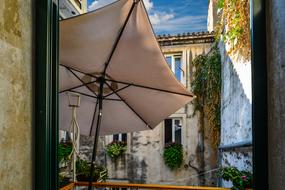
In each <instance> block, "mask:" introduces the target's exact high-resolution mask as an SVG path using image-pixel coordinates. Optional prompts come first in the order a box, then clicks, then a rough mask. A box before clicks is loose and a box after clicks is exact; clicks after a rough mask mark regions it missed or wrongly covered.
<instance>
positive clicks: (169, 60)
mask: <svg viewBox="0 0 285 190" xmlns="http://www.w3.org/2000/svg"><path fill="white" fill-rule="evenodd" d="M166 61H167V64H168V66H169V67H170V69H171V64H172V57H171V56H167V57H166Z"/></svg>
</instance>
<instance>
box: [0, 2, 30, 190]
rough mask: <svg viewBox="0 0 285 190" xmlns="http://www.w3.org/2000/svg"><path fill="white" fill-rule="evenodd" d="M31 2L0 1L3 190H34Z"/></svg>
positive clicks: (0, 165)
mask: <svg viewBox="0 0 285 190" xmlns="http://www.w3.org/2000/svg"><path fill="white" fill-rule="evenodd" d="M31 4H32V1H31V0H27V1H20V0H13V1H11V0H1V1H0V105H1V109H0V150H1V151H0V189H5V190H15V189H19V190H21V189H23V190H27V189H32V111H31V109H32V88H31V84H32V81H31V78H32V46H31V44H32V14H31V13H32V8H31Z"/></svg>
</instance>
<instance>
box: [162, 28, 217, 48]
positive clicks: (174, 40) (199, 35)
mask: <svg viewBox="0 0 285 190" xmlns="http://www.w3.org/2000/svg"><path fill="white" fill-rule="evenodd" d="M157 40H158V42H159V44H160V45H161V46H172V45H185V44H199V43H212V42H214V40H215V33H214V32H208V31H206V32H204V31H203V32H193V33H189V32H188V33H182V34H175V35H170V34H168V35H166V34H163V35H157Z"/></svg>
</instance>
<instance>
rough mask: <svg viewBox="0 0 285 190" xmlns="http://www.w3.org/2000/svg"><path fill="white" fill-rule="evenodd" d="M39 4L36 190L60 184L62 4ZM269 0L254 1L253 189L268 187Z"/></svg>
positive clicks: (47, 0) (46, 0)
mask: <svg viewBox="0 0 285 190" xmlns="http://www.w3.org/2000/svg"><path fill="white" fill-rule="evenodd" d="M34 3H35V14H34V16H35V30H34V32H35V59H34V60H35V64H34V65H35V67H34V81H35V83H34V130H35V132H34V135H35V138H34V144H35V147H34V150H35V152H34V154H35V156H34V159H35V160H34V161H35V165H34V168H35V169H34V182H35V189H36V190H55V189H58V181H57V180H58V174H57V173H58V171H57V166H58V162H57V141H58V139H57V137H58V17H59V16H58V8H57V6H56V5H55V4H53V1H52V0H36V1H34ZM265 5H266V2H265V0H251V26H252V31H251V35H252V86H253V89H252V90H253V97H252V110H253V114H252V119H253V125H252V128H253V171H254V181H255V182H256V183H255V184H254V189H268V161H267V149H268V146H267V68H266V11H265V8H266V7H265Z"/></svg>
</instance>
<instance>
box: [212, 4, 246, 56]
mask: <svg viewBox="0 0 285 190" xmlns="http://www.w3.org/2000/svg"><path fill="white" fill-rule="evenodd" d="M217 6H218V14H219V22H218V24H217V27H216V32H217V35H216V37H217V39H220V36H222V40H223V41H224V42H225V43H227V44H229V47H230V48H229V49H228V51H229V53H234V52H235V53H239V54H240V55H242V56H243V57H244V58H246V59H249V58H250V55H251V45H250V2H249V0H218V1H217Z"/></svg>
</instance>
